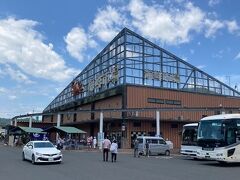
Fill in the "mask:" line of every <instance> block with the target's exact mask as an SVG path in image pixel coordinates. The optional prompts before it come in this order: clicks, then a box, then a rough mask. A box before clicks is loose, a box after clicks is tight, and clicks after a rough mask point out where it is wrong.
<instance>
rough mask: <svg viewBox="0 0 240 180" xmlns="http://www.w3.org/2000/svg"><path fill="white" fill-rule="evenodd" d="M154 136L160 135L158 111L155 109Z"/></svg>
mask: <svg viewBox="0 0 240 180" xmlns="http://www.w3.org/2000/svg"><path fill="white" fill-rule="evenodd" d="M156 131H157V132H156V136H158V137H159V136H160V113H159V111H156Z"/></svg>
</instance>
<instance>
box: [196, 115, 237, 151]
mask: <svg viewBox="0 0 240 180" xmlns="http://www.w3.org/2000/svg"><path fill="white" fill-rule="evenodd" d="M239 131H240V119H224V120H223V119H221V120H204V121H201V122H200V123H199V128H198V138H197V139H198V144H199V143H200V144H201V143H204V144H206V143H207V141H208V143H210V142H212V143H213V144H215V145H218V147H220V146H227V145H231V144H234V143H236V142H237V141H240V132H239Z"/></svg>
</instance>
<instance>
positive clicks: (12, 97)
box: [8, 95, 17, 100]
mask: <svg viewBox="0 0 240 180" xmlns="http://www.w3.org/2000/svg"><path fill="white" fill-rule="evenodd" d="M8 98H9V99H10V100H15V99H17V96H15V95H10V96H8Z"/></svg>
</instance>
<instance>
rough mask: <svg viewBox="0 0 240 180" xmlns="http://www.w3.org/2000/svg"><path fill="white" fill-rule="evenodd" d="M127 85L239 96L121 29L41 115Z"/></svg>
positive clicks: (237, 93) (196, 69) (163, 51)
mask: <svg viewBox="0 0 240 180" xmlns="http://www.w3.org/2000/svg"><path fill="white" fill-rule="evenodd" d="M126 84H134V85H144V86H150V87H156V88H164V89H175V90H179V91H188V92H197V93H205V94H214V95H223V96H232V97H239V96H240V93H239V92H238V91H236V90H235V89H233V88H231V87H230V86H228V85H226V84H224V83H222V82H220V81H219V80H217V79H216V78H214V77H212V76H211V75H209V74H207V73H205V72H203V71H202V70H200V69H198V68H196V67H194V66H192V65H191V64H189V63H188V62H186V61H184V60H182V59H181V58H179V57H177V56H175V55H173V54H172V53H170V52H168V51H166V50H165V49H163V48H161V47H159V46H157V45H156V44H154V43H152V42H150V41H149V40H147V39H145V38H143V37H141V36H140V35H138V34H136V33H135V32H133V31H131V30H129V29H127V28H124V29H123V30H122V31H121V32H120V33H119V34H118V35H117V36H116V37H115V38H114V39H113V40H112V41H111V42H110V43H109V44H108V45H107V46H106V47H105V48H104V49H103V50H102V51H101V52H100V53H99V54H98V55H97V56H96V57H95V58H94V59H93V60H92V61H91V62H90V63H89V65H87V66H86V68H85V69H84V70H83V71H82V72H81V73H80V74H79V75H78V76H77V77H76V78H75V79H74V80H73V81H72V82H71V83H70V84H69V85H68V86H67V87H66V88H65V89H64V90H63V91H62V92H61V93H60V94H59V95H58V96H57V97H56V98H55V99H54V100H53V101H52V102H51V103H50V104H49V105H48V106H47V108H46V109H45V110H44V112H51V110H54V109H56V108H59V107H61V106H64V105H66V104H69V103H72V102H75V101H77V100H81V99H83V98H85V97H88V96H93V95H94V94H96V93H99V92H102V91H104V90H106V89H111V88H114V87H116V86H119V85H126Z"/></svg>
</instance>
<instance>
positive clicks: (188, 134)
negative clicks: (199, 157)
mask: <svg viewBox="0 0 240 180" xmlns="http://www.w3.org/2000/svg"><path fill="white" fill-rule="evenodd" d="M182 145H189V146H195V145H197V126H186V127H183V133H182Z"/></svg>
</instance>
